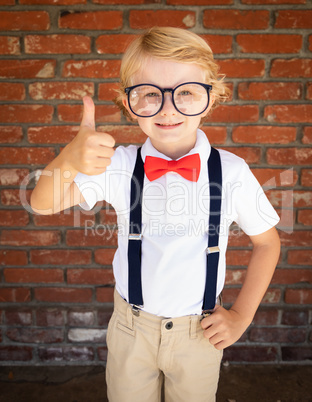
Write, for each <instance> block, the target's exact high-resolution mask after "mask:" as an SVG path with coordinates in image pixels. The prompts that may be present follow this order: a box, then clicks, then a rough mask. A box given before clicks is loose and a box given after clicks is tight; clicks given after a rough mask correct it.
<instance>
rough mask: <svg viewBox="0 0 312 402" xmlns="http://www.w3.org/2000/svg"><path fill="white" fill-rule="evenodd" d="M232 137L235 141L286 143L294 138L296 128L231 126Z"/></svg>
mask: <svg viewBox="0 0 312 402" xmlns="http://www.w3.org/2000/svg"><path fill="white" fill-rule="evenodd" d="M232 139H233V141H234V142H237V143H251V144H257V143H264V144H265V143H267V144H275V143H276V144H287V143H289V142H293V141H295V140H296V128H295V127H278V126H238V127H234V128H233V133H232Z"/></svg>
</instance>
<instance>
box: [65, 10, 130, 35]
mask: <svg viewBox="0 0 312 402" xmlns="http://www.w3.org/2000/svg"><path fill="white" fill-rule="evenodd" d="M121 27H122V12H121V11H89V12H83V11H77V12H75V11H64V12H61V14H60V17H59V28H69V29H79V30H82V29H87V30H104V31H107V30H112V29H115V30H116V29H120V28H121Z"/></svg>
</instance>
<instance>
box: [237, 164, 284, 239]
mask: <svg viewBox="0 0 312 402" xmlns="http://www.w3.org/2000/svg"><path fill="white" fill-rule="evenodd" d="M234 192H235V193H236V194H235V201H234V208H235V210H236V219H235V220H236V223H237V224H238V225H239V226H240V227H241V228H242V229H243V231H244V232H245V233H246V234H247V235H249V236H255V235H258V234H261V233H264V232H265V231H267V230H269V229H271V228H272V227H273V226H275V225H276V224H277V223H278V222H279V216H278V214H277V213H276V211H275V210H274V208H273V206H272V205H271V203H270V201H269V200H268V198H267V196H266V195H265V193H264V191H263V189H262V187H261V186H260V184H259V182H258V181H257V179H256V178H255V176H254V175H253V173H252V172H251V170H250V169H249V167H248V165H247V164H246V163H245V162H244V161H242V164H241V166H240V172H239V175H238V180H237V182H236V188H235V189H234Z"/></svg>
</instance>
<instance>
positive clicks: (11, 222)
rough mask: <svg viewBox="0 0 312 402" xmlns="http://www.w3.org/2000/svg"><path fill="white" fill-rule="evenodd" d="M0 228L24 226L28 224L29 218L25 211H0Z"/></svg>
mask: <svg viewBox="0 0 312 402" xmlns="http://www.w3.org/2000/svg"><path fill="white" fill-rule="evenodd" d="M0 222H1V226H26V225H27V224H28V223H29V216H28V213H27V212H26V211H24V210H23V211H19V210H8V209H1V210H0Z"/></svg>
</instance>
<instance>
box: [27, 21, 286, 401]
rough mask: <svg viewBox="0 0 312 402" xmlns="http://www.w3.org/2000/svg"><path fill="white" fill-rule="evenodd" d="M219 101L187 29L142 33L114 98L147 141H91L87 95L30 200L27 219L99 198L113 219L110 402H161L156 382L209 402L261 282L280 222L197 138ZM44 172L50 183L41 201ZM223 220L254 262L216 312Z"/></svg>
mask: <svg viewBox="0 0 312 402" xmlns="http://www.w3.org/2000/svg"><path fill="white" fill-rule="evenodd" d="M226 97H227V89H226V87H225V86H224V84H223V82H222V79H220V78H219V76H218V67H217V65H216V63H215V62H214V60H213V55H212V52H211V49H210V48H209V46H208V45H207V44H206V42H204V41H203V40H202V39H201V38H199V37H198V36H197V35H195V34H193V33H191V32H189V31H185V30H181V29H176V28H153V29H151V30H149V31H148V32H146V33H145V34H143V35H141V36H140V37H139V38H137V39H136V40H135V41H134V42H133V43H132V44H131V45H130V47H129V48H128V50H127V51H126V53H125V55H124V58H123V62H122V67H121V79H120V90H119V94H118V97H117V99H116V103H117V104H118V105H119V106H120V108H121V109H122V110H123V111H124V113H125V114H126V115H127V116H128V117H130V119H132V120H134V121H137V122H138V124H139V125H140V127H141V129H142V130H143V132H144V133H145V134H146V135H147V137H148V138H147V140H146V142H145V143H144V145H143V146H142V148H141V149H139V150H138V147H136V146H133V145H131V146H129V147H118V148H117V149H116V150H115V151H114V149H113V147H114V144H115V142H114V139H113V138H112V137H111V136H110V135H108V134H103V133H97V132H96V131H95V122H94V104H93V102H92V100H91V99H90V98H88V97H86V98H84V100H83V101H84V114H83V118H82V122H81V127H80V130H79V133H78V135H77V136H76V137H75V139H74V140H73V141H72V142H71V143H70V144H68V145H67V146H66V147H65V149H64V150H63V151H62V152H61V154H60V155H59V156H58V157H57V158H56V159H55V160H54V161H53V162H52V163H51V164H50V165H49V166H47V168H46V173H45V174H43V175H42V176H41V178H40V180H39V182H38V184H37V186H36V188H35V189H34V191H33V193H32V199H31V203H32V207H33V209H34V210H35V211H36V212H39V213H56V212H58V211H60V210H62V209H64V208H67V207H69V206H73V205H76V204H78V203H80V204H81V206H83V207H84V208H85V209H90V208H92V207H93V206H94V204H95V203H96V202H97V201H100V200H104V199H105V200H106V201H107V202H109V203H111V204H112V205H113V207H114V208H115V210H116V212H117V216H118V225H119V231H118V249H117V251H116V254H115V257H114V262H113V268H114V275H115V279H116V289H115V295H114V301H115V308H114V313H113V316H112V318H111V321H110V323H109V327H108V332H107V345H108V361H107V369H106V372H107V386H108V397H109V400H110V401H116V402H130V401H135V402H145V401H149V402H152V401H159V400H160V394H161V392H160V390H161V386H162V383H163V381H164V385H165V398H166V401H167V402H169V401H174V402H177V401H187V402H192V401H194V402H200V401H214V400H215V394H216V390H217V383H218V378H219V369H220V361H221V357H222V350H223V349H224V348H226V347H228V346H230V345H231V344H233V343H234V342H236V341H237V340H238V339H239V338H240V337H241V335H242V334H243V332H244V331H245V330H246V329H247V327H248V326H249V324H250V323H251V321H252V319H253V317H254V314H255V312H256V310H257V308H258V306H259V304H260V301H261V299H262V297H263V295H264V293H265V291H266V289H267V287H268V285H269V283H270V280H271V277H272V275H273V272H274V269H275V265H276V263H277V259H278V256H279V248H280V245H279V238H278V235H277V232H276V230H275V228H274V225H275V224H276V223H277V222H278V216H277V215H276V213H275V211H274V210H273V208H272V207H271V205H270V204H269V202H268V200H267V198H266V197H265V195H264V194H263V192H262V190H261V188H260V186H259V184H258V182H257V181H256V180H255V178H254V177H253V175H252V174H251V172H250V170H249V168H248V167H247V165H246V164H245V162H244V161H243V160H242V159H240V158H238V157H236V156H234V155H233V154H230V153H229V152H226V151H221V150H220V151H216V150H214V149H212V148H211V146H210V144H209V142H208V140H207V138H206V136H205V134H204V133H203V132H202V131H201V130H199V129H198V127H199V126H200V124H201V123H202V122H203V120H204V118H205V117H206V116H207V114H208V113H209V111H210V110H211V108H212V107H215V106H216V105H217V104H218V103H219V102H220V101H222V100H224V99H226ZM212 157H213V158H212ZM207 160H208V165H207ZM143 162H145V165H144V168H143ZM209 163H210V164H209ZM55 169H59V170H60V172H61V174H60V177H61V182H60V187H57V188H59V194H56V195H54V200H53V172H54V170H55ZM143 169H144V170H143ZM51 172H52V173H51ZM218 172H219V173H218ZM141 187H142V188H141ZM64 189H65V190H64ZM57 191H58V190H57ZM213 194H215V195H213ZM55 200H60V201H59V202H56V201H55ZM233 221H235V222H237V223H238V224H239V225H240V227H241V228H242V229H243V230H244V231H245V232H246V233H247V234H248V235H249V236H250V239H251V242H252V244H253V251H252V256H251V259H250V263H249V265H248V269H247V274H246V278H245V281H244V284H243V287H242V289H241V291H240V293H239V295H238V297H237V300H236V301H235V303H234V304H233V306H232V307H231V308H230V309H229V310H226V309H224V308H223V307H222V306H221V305H220V297H219V296H220V293H221V290H222V288H223V285H224V278H225V251H226V246H227V239H228V231H229V226H230V225H231V223H232V222H233ZM207 239H208V247H207ZM211 239H212V241H211V242H210V240H211ZM211 272H215V275H214V274H211Z"/></svg>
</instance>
